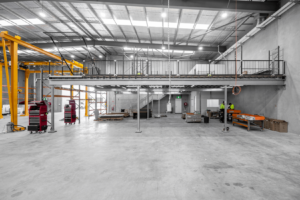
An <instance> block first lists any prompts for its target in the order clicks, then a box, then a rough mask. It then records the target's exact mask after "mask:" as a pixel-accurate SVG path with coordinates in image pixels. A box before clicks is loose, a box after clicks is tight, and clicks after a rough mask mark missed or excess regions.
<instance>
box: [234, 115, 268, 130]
mask: <svg viewBox="0 0 300 200" xmlns="http://www.w3.org/2000/svg"><path fill="white" fill-rule="evenodd" d="M264 120H265V117H264V116H259V115H251V114H233V115H232V125H233V126H234V125H235V124H237V125H240V126H244V127H246V128H247V131H250V129H251V126H252V127H253V126H254V127H258V128H259V129H260V131H263V130H264ZM255 121H260V122H261V124H262V126H258V125H257V124H255V123H254V122H255Z"/></svg>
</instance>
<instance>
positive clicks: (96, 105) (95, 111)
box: [95, 88, 97, 117]
mask: <svg viewBox="0 0 300 200" xmlns="http://www.w3.org/2000/svg"><path fill="white" fill-rule="evenodd" d="M96 111H97V90H96V88H95V112H96ZM95 117H96V114H95Z"/></svg>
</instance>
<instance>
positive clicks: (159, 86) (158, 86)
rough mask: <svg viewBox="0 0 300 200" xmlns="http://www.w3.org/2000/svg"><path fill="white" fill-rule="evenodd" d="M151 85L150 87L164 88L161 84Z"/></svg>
mask: <svg viewBox="0 0 300 200" xmlns="http://www.w3.org/2000/svg"><path fill="white" fill-rule="evenodd" d="M149 87H150V88H162V86H161V85H150V86H149Z"/></svg>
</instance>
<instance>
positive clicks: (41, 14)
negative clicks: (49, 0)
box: [39, 3, 47, 17]
mask: <svg viewBox="0 0 300 200" xmlns="http://www.w3.org/2000/svg"><path fill="white" fill-rule="evenodd" d="M41 5H42V12H40V13H39V14H40V16H41V17H47V15H46V14H45V13H44V9H43V3H41Z"/></svg>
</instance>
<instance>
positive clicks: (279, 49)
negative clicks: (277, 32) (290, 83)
mask: <svg viewBox="0 0 300 200" xmlns="http://www.w3.org/2000/svg"><path fill="white" fill-rule="evenodd" d="M277 58H278V70H277V71H278V74H279V70H280V47H279V46H278V57H277Z"/></svg>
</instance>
